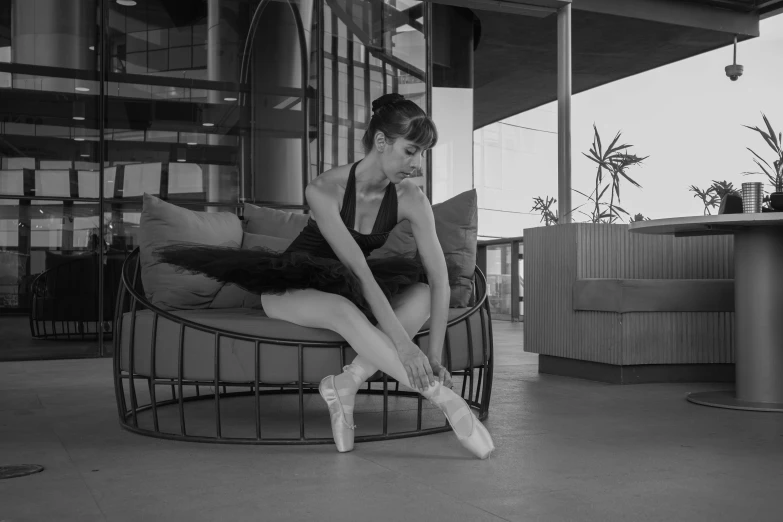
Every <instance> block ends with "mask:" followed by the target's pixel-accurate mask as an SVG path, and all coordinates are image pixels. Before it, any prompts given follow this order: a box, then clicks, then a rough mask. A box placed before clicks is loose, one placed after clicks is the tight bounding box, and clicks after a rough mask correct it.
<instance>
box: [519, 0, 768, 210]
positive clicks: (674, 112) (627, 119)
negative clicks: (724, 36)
mask: <svg viewBox="0 0 783 522" xmlns="http://www.w3.org/2000/svg"><path fill="white" fill-rule="evenodd" d="M760 33H761V36H760V37H758V38H754V39H751V40H748V41H745V42H740V43H739V45H738V50H737V63H738V64H741V65H743V66H744V67H745V70H744V74H743V75H742V76H741V77H740V78H739V79H738V80H737V81H734V82H733V81H731V80H729V78H727V77H726V74H725V71H724V67H725V66H726V65H729V64H731V63H732V59H733V56H732V53H733V50H732V48H731V47H725V48H722V49H718V50H715V51H711V52H709V53H705V54H702V55H699V56H695V57H692V58H689V59H686V60H682V61H680V62H676V63H673V64H669V65H666V66H664V67H660V68H658V69H654V70H651V71H647V72H645V73H642V74H638V75H636V76H632V77H629V78H625V79H623V80H619V81H616V82H613V83H611V84H607V85H604V86H601V87H597V88H595V89H592V90H590V91H587V92H584V93H580V94H576V95H574V97H573V99H572V108H571V116H572V132H571V139H572V185H573V187H574V188H575V189H579V190H581V191H583V192H584V191H588V192H589V190H590V188H591V186H592V184H593V183H594V175H595V168H594V167H593V165H594V163H592V162H591V161H590V160H588V159H587V158H585V157H584V156H583V155H582V152H587V151H588V150H589V149H590V146H591V144H592V140H593V123H595V124H596V125H597V126H598V130H599V133H600V135H601V139H602V141H603V142H604V144H606V143H608V142H609V141H611V139H612V138H613V137H614V135H615V134H616V133H617V132H618V131H621V132H622V138H621V140H622V141H623V142H625V143H627V144H631V145H634V147H632V148H631V149H630V151H629V152H631V153H634V154H637V155H639V156H649V158H648V159H647V160H646V161H645V162H644V164H643V165H642V166H639V167H635V168H633V169H632V170H629V174H630V175H631V177H632V178H633V179H635V180H636V181H637V182H639V183H640V184H641V185H642V189H637V188H634V187H633V186H631V185H626V186H621V195H622V206H623V208H625V209H626V210H627V211H628V212H630V213H631V214H635V213H637V212H639V213H642V214H643V215H644V216H646V217H650V218H653V219H654V218H666V217H676V216H689V215H701V214H703V213H704V206H703V205H702V203H701V202H700V201H699V200H698V199H695V198H694V197H693V193H692V192H689V191H688V187H689V186H690V185H696V186H697V187H700V188H706V187H708V186H709V185H710V184H711V183H712V181H713V180H718V181H722V180H727V181H730V182H732V183H733V184H734V186H735V187H739V186H740V185H741V184H742V183H743V182H746V181H763V179H762V178H761V177H758V176H756V177H754V176H744V175H743V174H742V173H743V172H745V171H753V170H759V169H758V168H757V167H756V165H755V164H754V163H753V156H752V154H751V153H750V152H749V151H748V150H747V149H746V147H750V148H752V149H754V150H755V151H756V152H757V153H759V154H760V155H761V156H762V157H764V158H766V159H767V161H769V162H770V163H771V158H772V156H771V155H772V154H773V153H772V150H771V149H769V148H768V146H767V144H766V143H765V142H764V140H763V138H761V137H760V136H759V135H758V134H757V133H755V132H753V131H751V130H749V129H746V128H745V127H743V124H745V125H750V126H760V127H762V128H764V122H763V120H762V117H761V113H762V112H763V113H765V114H766V115H767V117H768V118H769V120H770V122H771V123H772V125H773V128H775V130H776V132H781V131H783V103H782V100H783V96H782V95H783V15H778V16H773V17H771V18H768V19H766V20H762V21H761V27H760ZM536 112H539V113H540V114H547V113H548V114H549V115H552V116H554V118H555V120H554V121H555V122H556V112H557V105H556V103H552V104H548V105H546V106H544V107H541V108H540V109H537V110H536ZM555 161H556V160H555ZM528 189H529V190H528V192H529V193H530V194H532V195H543V194H549V195H551V196H553V197H555V198H556V197H557V179H554V180H552V179H545V180H541V179H530V185H529V187H528ZM531 197H532V196H531ZM572 200H573V201H572V203H573V206H577V205H578V204H580V203H582V202H583V201H584V198H583V197H582V196H580V195H578V194H573V196H572ZM713 213H716V212H715V211H713ZM575 220H576V221H584V220H585V218H583V217H578V218H576V219H575Z"/></svg>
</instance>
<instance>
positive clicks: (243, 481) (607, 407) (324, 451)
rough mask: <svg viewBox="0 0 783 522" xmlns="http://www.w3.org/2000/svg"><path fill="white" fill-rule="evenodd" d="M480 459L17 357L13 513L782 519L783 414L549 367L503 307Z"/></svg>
mask: <svg viewBox="0 0 783 522" xmlns="http://www.w3.org/2000/svg"><path fill="white" fill-rule="evenodd" d="M494 326H495V337H496V349H497V351H496V353H497V366H496V377H495V388H494V392H493V401H492V406H491V413H490V418H489V419H488V421H487V423H486V425H487V427H488V429H489V430H490V432H491V433H492V435H493V436H494V439H495V443H496V445H497V447H498V449H497V451H496V452H495V454H494V455H493V457H492V459H491V460H489V461H478V460H474V459H472V458H470V456H469V455H468V454H467V453H466V452H465V451H464V450H463V449H462V448H461V446H460V445H459V443H458V442H457V441H456V440H455V439H454V436H453V435H452V434H451V433H444V434H438V435H432V436H427V437H420V438H412V439H403V440H397V441H388V442H380V443H378V442H373V443H364V444H359V445H357V447H356V450H355V451H354V452H352V453H347V454H338V453H337V452H336V451H335V450H334V448H333V447H331V446H306V447H293V446H277V447H275V446H271V447H270V446H266V447H264V446H261V447H259V446H255V447H251V446H222V445H210V444H195V443H181V442H171V441H163V440H157V439H152V438H147V437H142V436H138V435H134V434H131V433H128V432H126V431H124V430H122V429H120V428H119V426H118V424H117V412H116V407H115V403H114V391H113V385H112V380H111V361H110V360H108V359H86V360H67V361H33V362H8V363H0V465H3V464H18V463H38V464H42V465H44V466H45V467H46V470H45V471H44V472H43V473H39V474H37V475H32V476H28V477H23V478H16V479H8V480H2V481H0V521H3V522H11V521H14V522H17V521H23V520H25V521H28V520H29V521H45V520H57V521H79V522H88V521H93V520H101V521H103V520H109V521H153V520H161V521H166V522H174V521H179V520H188V521H202V520H203V521H210V522H214V521H231V522H234V521H245V520H254V521H256V520H261V521H305V520H318V521H325V522H326V521H354V520H356V521H362V522H366V521H368V520H372V521H375V520H378V521H386V520H388V521H395V522H399V521H405V520H422V521H426V522H438V521H449V522H453V521H455V520H460V521H461V520H466V521H497V520H520V521H539V520H540V521H570V520H573V521H580V522H582V521H584V522H588V521H596V522H610V521H615V520H617V521H658V520H660V521H666V522H671V521H710V522H716V521H724V520H725V521H732V522H734V521H738V520H750V521H754V522H761V521H776V522H777V521H780V520H783V506H782V505H781V497H782V496H783V495H781V494H783V415H780V414H774V413H750V412H739V411H731V410H720V409H714V408H707V407H702V406H696V405H693V404H690V403H688V402H686V401H685V400H684V398H683V396H684V394H685V393H686V392H688V391H692V390H711V389H720V388H721V385H710V384H685V385H683V384H658V385H635V386H614V385H606V384H598V383H594V382H588V381H582V380H576V379H568V378H562V377H553V376H546V375H539V374H538V373H537V356H535V355H533V354H527V353H524V352H523V351H522V348H521V344H522V326H521V325H520V324H519V323H516V324H511V323H503V322H496V323H495V325H494Z"/></svg>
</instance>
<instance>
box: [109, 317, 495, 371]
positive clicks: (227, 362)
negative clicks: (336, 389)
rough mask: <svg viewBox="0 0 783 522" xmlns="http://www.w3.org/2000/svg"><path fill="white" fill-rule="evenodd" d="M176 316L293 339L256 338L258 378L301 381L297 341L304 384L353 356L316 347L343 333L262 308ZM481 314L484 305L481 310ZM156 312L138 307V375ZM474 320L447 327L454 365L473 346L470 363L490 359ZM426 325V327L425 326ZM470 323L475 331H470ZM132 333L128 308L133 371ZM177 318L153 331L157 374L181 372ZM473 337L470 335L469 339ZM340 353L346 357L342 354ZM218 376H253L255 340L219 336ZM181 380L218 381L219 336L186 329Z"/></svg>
mask: <svg viewBox="0 0 783 522" xmlns="http://www.w3.org/2000/svg"><path fill="white" fill-rule="evenodd" d="M466 311H467V310H466V309H456V308H453V309H450V310H449V318H450V319H453V318H456V317H458V316H460V315H462V314H463V313H465V312H466ZM172 313H173V314H174V315H176V316H178V317H181V318H183V319H187V320H189V321H193V322H195V323H197V324H199V325H203V326H205V327H208V328H220V329H224V330H228V331H230V332H233V333H235V334H237V335H239V336H247V337H250V338H261V337H263V338H266V339H270V340H272V339H277V340H280V341H288V342H291V343H293V344H288V345H284V344H275V343H274V342H271V341H269V342H259V352H258V364H259V378H260V381H261V382H264V383H268V384H283V383H290V382H297V381H298V380H299V345H300V344H301V345H302V356H303V358H302V376H303V380H304V382H310V383H316V382H319V381H320V380H321V379H322V378H323V377H325V376H327V375H330V374H334V373H340V372H341V371H342V370H341V367H342V365H343V364H347V363H349V362H350V361H352V360H353V358H354V357H356V352H354V351H353V349H352V348H350V347H349V346H348V345H347V344H345V345H344V346H343V347H342V348H338V347H324V346H318V344H319V343H325V342H328V343H335V342H337V343H339V342H344V339H343V338H342V337H341V336H339V335H338V334H336V333H335V332H332V331H331V330H324V329H320V328H307V327H303V326H298V325H295V324H293V323H289V322H288V321H281V320H279V319H271V318H269V317H267V316H266V314H264V312H263V311H261V310H251V309H245V308H234V309H222V310H182V311H176V312H172ZM482 313H483V311H482ZM153 316H154V314H153V313H152V312H151V311H150V310H142V311H139V312H137V313H136V320H135V322H134V325H133V327H134V328H133V332H134V335H133V341H134V342H133V345H134V347H135V349H134V357H133V361H134V368H133V372H134V373H135V374H137V375H143V376H149V375H151V367H150V361H151V359H152V358H151V354H152V347H153V343H152V339H153V332H152V324H153ZM470 323H471V326H470V327H468V326H466V325H465V323H459V324H457V325H454V326H452V327H451V328H449V343H450V346H451V356H452V368H453V369H464V368H465V367H467V366H468V360H469V358H468V353H469V350H470V349H472V350H473V364H474V365H479V364H481V361H483V360H484V358H485V353H484V351H485V349H484V346H485V343H482V340H481V339H482V337H481V336H482V332H483V333H484V334H485V337H484V338H485V340H486V339H488V330H487V329H486V328H484V329H482V326H481V317H480V315H479V314H474V315H473V316H471V318H470ZM425 328H428V325H426V324H425ZM468 328H470V334H471V335H470V336H468ZM130 332H131V314H130V313H126V314H124V316H123V320H122V345H121V350H122V351H121V358H120V361H121V365H122V369H123V370H126V371H127V370H129V362H130V357H129V347H130ZM179 332H180V330H179V324H177V323H174V322H172V321H170V320H168V319H165V318H159V319H158V322H157V330H156V333H155V376H156V377H158V378H170V379H174V378H177V373H178V372H177V369H178V364H179ZM428 339H429V336H423V337H421V338H420V345H421V347H422V349H423V350H425V351H426V350H427V349H428V346H429V343H428ZM468 339H471V340H472V345H471V344H469V341H468ZM341 352H342V357H341ZM219 353H220V380H221V381H222V382H252V381H253V380H254V379H255V373H254V370H253V367H254V360H255V342H254V340H252V339H238V338H235V337H226V336H221V338H220V343H219ZM182 366H183V378H184V379H188V380H204V381H214V379H215V335H214V334H213V333H211V332H207V331H202V330H197V329H195V328H189V327H187V328H184V344H183V361H182Z"/></svg>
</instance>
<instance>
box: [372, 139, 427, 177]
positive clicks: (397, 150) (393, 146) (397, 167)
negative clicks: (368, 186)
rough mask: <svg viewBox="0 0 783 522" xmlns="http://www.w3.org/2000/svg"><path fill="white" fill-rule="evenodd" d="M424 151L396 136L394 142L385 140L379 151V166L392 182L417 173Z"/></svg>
mask: <svg viewBox="0 0 783 522" xmlns="http://www.w3.org/2000/svg"><path fill="white" fill-rule="evenodd" d="M423 154H424V151H423V150H422V149H420V148H419V146H418V145H416V144H414V143H413V142H411V141H409V140H406V139H405V138H397V139H396V140H394V142H388V141H387V142H386V144H385V146H384V147H383V152H381V154H380V156H381V168H382V169H383V173H384V174H386V177H387V178H389V181H391V182H392V183H394V184H397V183H399V182H401V181H402V180H404V179H406V178H410V177H412V176H417V175H419V171H420V170H421V164H422V161H423V157H422V156H423Z"/></svg>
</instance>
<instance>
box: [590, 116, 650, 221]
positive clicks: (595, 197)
mask: <svg viewBox="0 0 783 522" xmlns="http://www.w3.org/2000/svg"><path fill="white" fill-rule="evenodd" d="M593 131H594V134H593V146H592V147H591V148H590V151H589V154H585V153H582V154H584V156H585V157H587V158H588V159H590V160H591V161H593V162H594V163H596V165H597V169H596V174H595V189H594V190H593V192H591V193H590V194H584V193H583V192H579V191H576V192H578V193H579V194H581V195H583V196H585V197H586V198H587V199H588V201H590V202H592V204H593V205H592V207H593V208H592V211H591V212H590V214H587V213H585V212H582V213H583V214H585V215H586V216H587V217H588V218H590V220H591V221H592V222H593V223H614V222H615V221H616V220H618V219H622V215H626V216H628V215H629V214H628V212H626V211H625V210H624V209H623V208H622V207H620V206H619V203H620V182H621V181H622V180H623V179H625V180H626V181H628V182H629V183H630V184H631V185H633V186H635V187H638V188H641V185H640V184H639V183H637V182H636V181H635V180H634V179H633V178H631V177H630V176H629V175H628V172H627V170H628V169H629V168H631V167H633V166H636V165H639V164H640V163H642V161H644V160H646V159H647V158H648V157H649V156H645V157H643V158H641V157H639V156H637V155H635V154H629V153H628V149H629V148H631V147H632V146H633V145H626V144H623V145H618V144H617V142H618V141H619V140H620V133H619V132H618V133H617V136H615V137H614V140H612V142H611V143H610V144H609V147H607V148H606V150H603V147H602V145H601V136H600V135H599V133H598V128H597V127H596V126H595V124H593ZM605 179H606V181H608V184H606V185H604V180H605ZM607 190H608V191H609V202H608V203H606V202H605V201H603V199H602V198H603V197H604V196H605V195H606V192H607ZM615 198H617V203H618V204H615Z"/></svg>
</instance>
